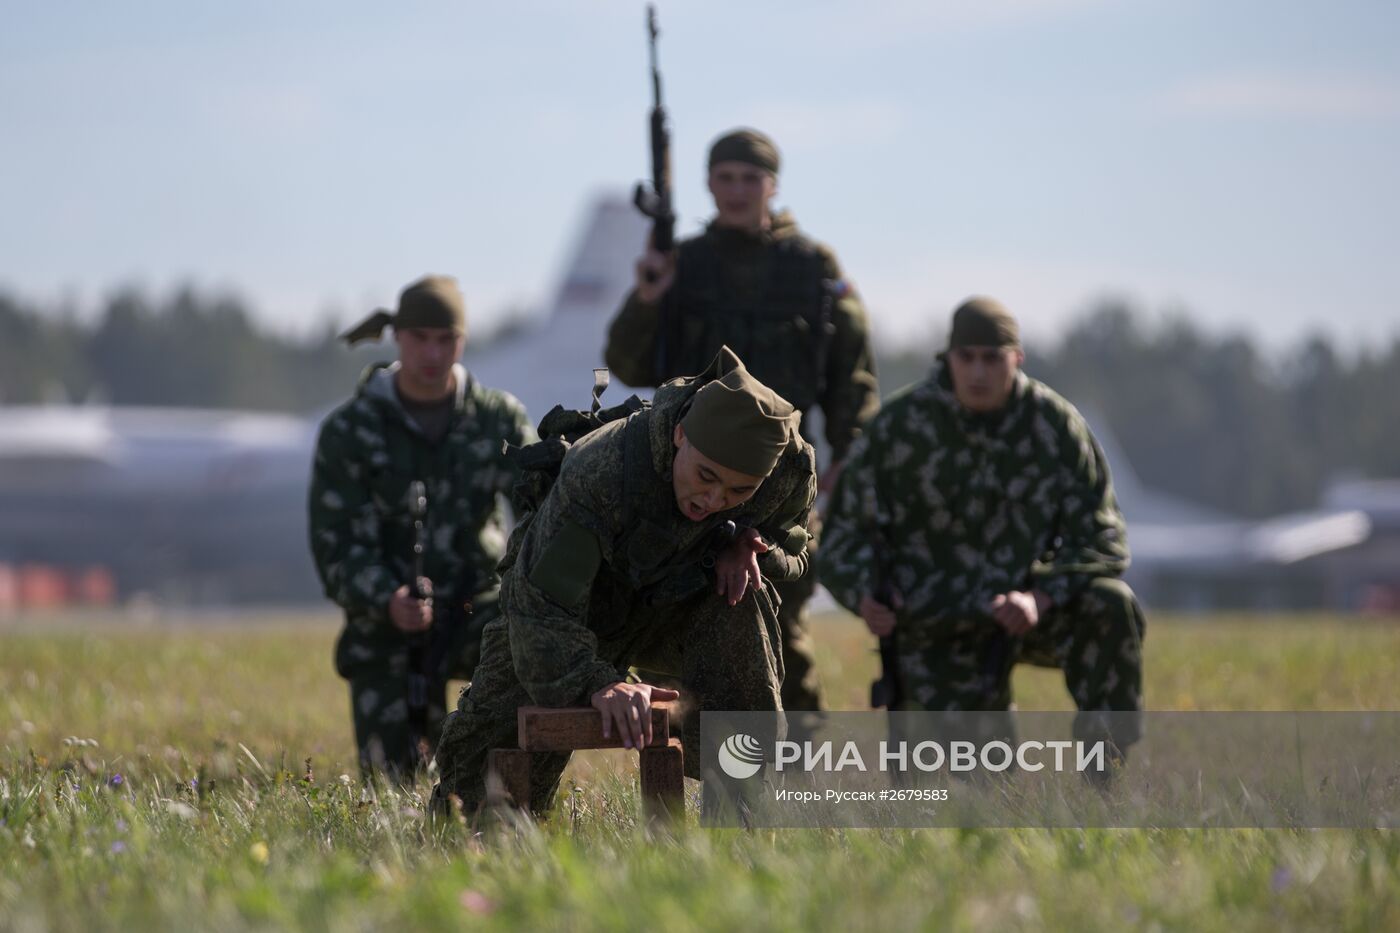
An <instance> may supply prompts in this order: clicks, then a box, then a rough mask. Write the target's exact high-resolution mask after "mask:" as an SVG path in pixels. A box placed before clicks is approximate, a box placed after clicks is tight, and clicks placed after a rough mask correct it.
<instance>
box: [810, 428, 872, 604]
mask: <svg viewBox="0 0 1400 933" xmlns="http://www.w3.org/2000/svg"><path fill="white" fill-rule="evenodd" d="M880 427H881V422H880V421H878V420H877V421H876V422H875V423H873V424H872V425H871V426H870V428H871V431H872V432H877V431H879V429H880ZM876 447H877V444H876V443H875V442H874V441H873V439H872V437H871V435H870V434H866V435H863V436H862V437H860V438H859V439H857V440H856V441H855V443H854V444H852V445H851V450H850V453H849V455H848V456H847V458H846V463H845V466H844V467H842V469H841V475H840V477H838V478H837V480H836V488H835V489H833V490H832V493H831V501H830V503H829V505H828V506H827V510H826V513H825V514H824V515H823V516H822V546H821V549H820V550H819V551H818V552H817V557H816V569H817V574H818V576H819V577H820V578H821V581H822V585H823V586H825V587H826V588H827V590H828V591H829V592H830V593H831V595H832V597H833V598H834V599H835V600H836V601H837V602H838V603H840V604H841V605H842V606H844V607H846V608H847V609H849V610H850V611H851V612H856V613H858V612H859V611H860V601H861V598H862V597H864V596H866V595H867V594H869V593H872V592H874V591H875V565H876V561H877V560H880V559H883V558H882V556H881V555H878V554H877V553H876V542H877V540H879V538H880V536H879V534H873V533H872V532H871V529H872V527H878V521H879V516H882V515H888V514H889V510H888V508H887V507H886V504H885V503H884V502H882V501H881V497H880V482H879V464H878V461H877V459H876V455H875V454H876Z"/></svg>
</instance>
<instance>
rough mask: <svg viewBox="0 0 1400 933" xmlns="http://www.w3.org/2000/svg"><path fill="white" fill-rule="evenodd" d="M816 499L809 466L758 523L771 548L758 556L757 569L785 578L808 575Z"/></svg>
mask: <svg viewBox="0 0 1400 933" xmlns="http://www.w3.org/2000/svg"><path fill="white" fill-rule="evenodd" d="M816 498H817V478H816V475H815V474H814V473H813V472H811V470H810V469H809V470H808V471H807V474H806V476H805V477H804V478H803V480H802V481H801V482H798V483H795V484H794V488H793V490H792V492H791V494H789V495H788V497H787V498H786V499H784V500H783V502H782V504H781V505H779V506H778V508H777V509H776V510H775V511H774V512H773V514H772V516H771V517H770V518H768V519H766V520H764V521H762V522H759V526H758V531H759V533H760V534H761V535H763V537H764V540H766V541H767V542H768V544H769V548H768V551H767V552H766V553H764V554H760V555H759V556H758V569H759V572H761V573H762V574H763V575H764V576H765V577H767V578H769V579H770V580H778V581H784V580H797V579H800V578H802V577H803V576H804V575H806V573H807V568H808V564H809V563H810V562H811V556H810V551H809V550H808V548H807V544H808V542H809V541H810V539H811V537H810V534H809V532H808V530H807V529H808V522H809V521H810V519H811V514H812V503H813V502H814V501H815V500H816Z"/></svg>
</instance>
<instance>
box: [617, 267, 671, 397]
mask: <svg viewBox="0 0 1400 933" xmlns="http://www.w3.org/2000/svg"><path fill="white" fill-rule="evenodd" d="M664 301H665V297H664V296H663V298H662V302H663V303H664ZM660 330H661V305H660V304H648V303H646V302H644V301H642V300H641V299H640V298H638V297H637V292H636V290H635V289H634V290H632V291H630V292H628V293H627V300H626V301H624V302H623V303H622V308H621V309H620V310H619V311H618V312H617V316H616V317H614V318H613V321H612V324H611V325H610V326H609V327H608V343H607V346H606V347H604V348H603V362H604V363H606V364H607V367H608V369H610V370H612V373H613V375H615V376H617V378H619V379H621V380H622V381H623V382H624V383H625V384H627V385H629V386H656V385H660V384H661V380H660V379H659V378H658V376H657V373H656V341H657V339H658V337H659V334H660Z"/></svg>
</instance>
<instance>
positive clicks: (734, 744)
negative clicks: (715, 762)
mask: <svg viewBox="0 0 1400 933" xmlns="http://www.w3.org/2000/svg"><path fill="white" fill-rule="evenodd" d="M719 767H720V770H722V771H723V772H724V773H725V774H727V775H729V776H730V777H732V778H734V779H735V780H740V781H741V780H743V779H744V778H751V777H753V776H754V775H755V774H757V773H758V772H759V769H761V768H762V767H763V746H762V745H760V744H759V741H758V739H756V738H754V737H753V736H751V735H745V734H744V733H742V732H736V733H735V734H733V735H731V736H730V737H729V738H727V739H725V740H724V744H723V745H721V746H720V747H719Z"/></svg>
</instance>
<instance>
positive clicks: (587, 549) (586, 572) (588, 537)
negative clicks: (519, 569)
mask: <svg viewBox="0 0 1400 933" xmlns="http://www.w3.org/2000/svg"><path fill="white" fill-rule="evenodd" d="M602 563H603V551H602V548H601V547H599V545H598V539H597V538H596V537H594V535H593V533H592V532H591V531H589V530H588V529H586V528H584V527H583V526H582V525H579V524H577V523H575V522H565V523H564V527H562V528H560V529H559V533H558V534H556V535H555V536H554V538H553V539H552V540H551V541H550V542H549V544H548V545H546V546H545V549H544V553H543V554H541V555H540V559H539V560H538V561H536V562H535V567H534V569H533V570H531V571H530V583H531V584H532V585H534V586H535V587H536V588H537V589H539V591H540V592H542V593H544V594H545V595H546V596H548V597H549V598H550V599H552V600H554V601H555V602H556V603H558V604H559V605H561V606H563V607H565V608H566V609H573V608H575V607H576V606H578V605H579V603H581V602H582V601H583V598H584V597H585V596H587V595H588V591H589V590H590V589H592V587H593V578H594V577H596V576H597V575H598V568H599V567H600V566H602Z"/></svg>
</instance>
